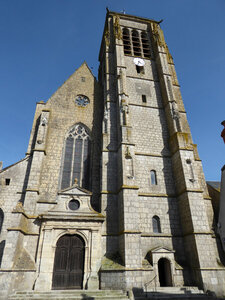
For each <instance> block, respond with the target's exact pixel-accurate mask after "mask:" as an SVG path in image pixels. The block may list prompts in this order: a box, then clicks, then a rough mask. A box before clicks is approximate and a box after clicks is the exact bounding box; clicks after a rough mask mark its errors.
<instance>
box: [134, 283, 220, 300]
mask: <svg viewBox="0 0 225 300" xmlns="http://www.w3.org/2000/svg"><path fill="white" fill-rule="evenodd" d="M146 299H152V300H153V299H154V300H167V299H168V300H169V299H175V300H215V299H217V298H215V297H213V296H209V295H206V294H204V292H203V291H202V290H199V289H198V287H194V286H183V287H156V288H148V290H147V291H145V292H144V291H143V292H142V293H141V292H137V293H136V294H135V300H146Z"/></svg>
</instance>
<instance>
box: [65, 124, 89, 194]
mask: <svg viewBox="0 0 225 300" xmlns="http://www.w3.org/2000/svg"><path fill="white" fill-rule="evenodd" d="M90 147H91V143H90V135H89V133H88V130H87V128H86V127H84V126H83V125H81V124H76V125H75V126H73V127H72V129H71V130H70V131H69V133H68V134H67V138H66V142H65V148H64V159H63V169H62V181H61V189H65V188H67V187H70V186H72V185H73V184H74V183H77V184H78V186H80V187H83V188H85V189H89V180H90V150H91V149H90Z"/></svg>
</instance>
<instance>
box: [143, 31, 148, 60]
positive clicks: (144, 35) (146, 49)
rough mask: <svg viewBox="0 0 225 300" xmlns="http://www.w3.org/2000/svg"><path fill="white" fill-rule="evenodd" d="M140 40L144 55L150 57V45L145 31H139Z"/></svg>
mask: <svg viewBox="0 0 225 300" xmlns="http://www.w3.org/2000/svg"><path fill="white" fill-rule="evenodd" d="M141 42H142V49H143V55H144V57H146V58H150V46H149V41H148V37H147V33H146V32H142V33H141Z"/></svg>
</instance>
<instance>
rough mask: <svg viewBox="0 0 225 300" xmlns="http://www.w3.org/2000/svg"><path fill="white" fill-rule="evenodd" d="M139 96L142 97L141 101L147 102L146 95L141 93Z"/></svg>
mask: <svg viewBox="0 0 225 300" xmlns="http://www.w3.org/2000/svg"><path fill="white" fill-rule="evenodd" d="M141 98H142V102H143V103H146V102H147V99H146V95H141Z"/></svg>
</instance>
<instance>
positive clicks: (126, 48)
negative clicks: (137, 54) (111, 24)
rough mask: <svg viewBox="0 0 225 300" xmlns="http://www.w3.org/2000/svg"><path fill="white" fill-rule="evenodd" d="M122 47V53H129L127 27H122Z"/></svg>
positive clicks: (129, 45)
mask: <svg viewBox="0 0 225 300" xmlns="http://www.w3.org/2000/svg"><path fill="white" fill-rule="evenodd" d="M123 49H124V54H127V55H131V43H130V32H129V30H128V29H127V28H124V29H123Z"/></svg>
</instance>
